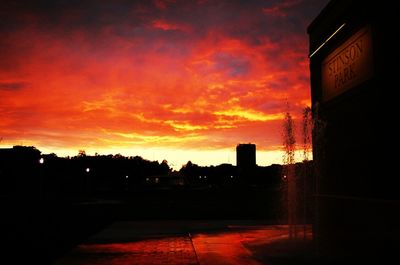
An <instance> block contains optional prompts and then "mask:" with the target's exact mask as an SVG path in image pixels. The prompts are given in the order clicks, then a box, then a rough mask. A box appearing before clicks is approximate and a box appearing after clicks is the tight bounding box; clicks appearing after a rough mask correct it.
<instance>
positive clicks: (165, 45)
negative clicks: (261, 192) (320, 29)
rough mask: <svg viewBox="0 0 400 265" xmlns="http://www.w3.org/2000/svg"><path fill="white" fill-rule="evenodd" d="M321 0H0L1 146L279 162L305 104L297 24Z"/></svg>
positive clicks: (303, 43)
mask: <svg viewBox="0 0 400 265" xmlns="http://www.w3.org/2000/svg"><path fill="white" fill-rule="evenodd" d="M326 3H327V1H326V0H284V1H276V0H275V1H274V0H271V1H269V0H265V1H258V0H253V1H231V0H221V1H219V0H215V1H211V0H210V1H208V0H197V1H196V0H193V1H191V0H189V1H185V0H182V1H178V0H177V1H175V0H154V1H150V0H149V1H94V0H92V1H80V0H79V1H78V0H71V1H65V0H63V1H62V0H51V1H50V0H49V1H1V4H0V36H1V38H0V139H2V141H1V142H0V147H11V146H13V145H34V146H36V147H37V148H38V149H39V150H41V151H42V152H44V153H50V152H54V153H56V154H57V155H59V156H65V155H72V156H73V155H77V154H78V150H86V153H87V154H89V155H93V154H94V153H95V152H98V153H100V154H116V153H121V154H123V155H140V156H142V157H144V158H146V159H150V160H159V161H161V160H163V159H166V160H167V161H168V162H169V164H170V165H171V166H172V167H174V168H176V169H179V168H180V167H181V165H182V164H185V163H186V162H187V161H188V160H191V161H192V162H193V163H197V164H199V165H217V164H220V163H232V164H236V156H235V147H236V145H237V144H238V143H249V142H251V143H254V144H256V145H257V164H259V165H269V164H271V163H281V161H282V154H281V152H280V150H281V149H282V148H281V145H282V139H281V138H282V137H281V133H282V129H281V128H282V117H283V113H284V112H285V111H286V110H287V107H286V106H287V103H286V102H289V107H290V111H291V112H292V113H293V115H294V116H295V117H296V116H299V115H300V112H301V109H303V108H304V107H305V106H307V105H310V91H309V90H310V89H309V73H308V71H309V69H308V58H307V55H308V36H307V33H306V28H307V26H308V24H309V23H310V22H311V21H312V19H313V18H314V17H315V16H316V15H317V14H318V13H319V12H320V11H321V10H322V8H323V7H324V6H325V5H326Z"/></svg>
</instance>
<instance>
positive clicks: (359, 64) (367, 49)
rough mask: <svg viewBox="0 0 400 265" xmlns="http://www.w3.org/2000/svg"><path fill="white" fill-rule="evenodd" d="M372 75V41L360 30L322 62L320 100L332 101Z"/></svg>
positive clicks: (365, 29) (368, 30) (366, 32)
mask: <svg viewBox="0 0 400 265" xmlns="http://www.w3.org/2000/svg"><path fill="white" fill-rule="evenodd" d="M372 75H373V62H372V39H371V30H370V29H369V27H365V28H362V29H361V30H359V31H358V32H357V33H355V34H354V35H353V36H351V37H350V38H349V39H348V40H347V41H346V42H344V43H343V44H342V45H340V46H339V47H338V48H336V49H335V50H334V51H333V52H332V53H330V54H329V55H328V56H327V57H326V58H325V59H324V61H323V62H322V99H323V100H324V101H326V100H329V99H332V98H334V97H336V96H337V95H339V94H341V93H342V92H344V91H346V90H348V89H350V88H352V87H355V86H357V85H359V84H361V83H362V82H364V81H366V80H368V79H370V78H371V77H372Z"/></svg>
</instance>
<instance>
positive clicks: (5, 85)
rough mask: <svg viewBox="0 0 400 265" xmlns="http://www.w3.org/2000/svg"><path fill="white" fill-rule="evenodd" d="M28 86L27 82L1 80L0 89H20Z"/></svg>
mask: <svg viewBox="0 0 400 265" xmlns="http://www.w3.org/2000/svg"><path fill="white" fill-rule="evenodd" d="M27 86H28V84H27V83H25V82H0V90H20V89H24V88H26V87H27Z"/></svg>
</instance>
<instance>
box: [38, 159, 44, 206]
mask: <svg viewBox="0 0 400 265" xmlns="http://www.w3.org/2000/svg"><path fill="white" fill-rule="evenodd" d="M39 164H40V165H43V164H44V158H43V157H41V158H40V159H39ZM42 171H43V168H42V166H40V168H39V200H42V199H43V172H42Z"/></svg>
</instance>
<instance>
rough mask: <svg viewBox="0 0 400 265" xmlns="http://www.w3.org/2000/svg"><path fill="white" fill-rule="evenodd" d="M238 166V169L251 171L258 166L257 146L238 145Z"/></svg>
mask: <svg viewBox="0 0 400 265" xmlns="http://www.w3.org/2000/svg"><path fill="white" fill-rule="evenodd" d="M236 165H237V167H238V168H243V169H250V168H254V167H255V166H256V145H255V144H238V145H237V146H236Z"/></svg>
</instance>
